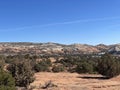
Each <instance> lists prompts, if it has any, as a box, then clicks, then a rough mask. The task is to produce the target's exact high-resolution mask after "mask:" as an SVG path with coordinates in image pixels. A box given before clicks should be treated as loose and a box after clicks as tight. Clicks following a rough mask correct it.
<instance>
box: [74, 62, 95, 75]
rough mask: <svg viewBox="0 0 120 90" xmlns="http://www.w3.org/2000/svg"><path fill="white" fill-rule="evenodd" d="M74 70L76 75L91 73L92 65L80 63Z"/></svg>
mask: <svg viewBox="0 0 120 90" xmlns="http://www.w3.org/2000/svg"><path fill="white" fill-rule="evenodd" d="M75 70H76V72H77V73H93V65H92V64H89V63H87V62H81V63H79V64H78V65H77V67H76V69H75Z"/></svg>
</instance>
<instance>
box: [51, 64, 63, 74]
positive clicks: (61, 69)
mask: <svg viewBox="0 0 120 90" xmlns="http://www.w3.org/2000/svg"><path fill="white" fill-rule="evenodd" d="M64 70H65V67H64V66H63V65H58V66H53V68H52V71H53V72H63V71H64Z"/></svg>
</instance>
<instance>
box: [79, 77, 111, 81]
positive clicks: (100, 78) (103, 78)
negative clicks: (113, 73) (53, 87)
mask: <svg viewBox="0 0 120 90" xmlns="http://www.w3.org/2000/svg"><path fill="white" fill-rule="evenodd" d="M77 78H82V79H98V80H106V79H109V78H108V77H105V76H99V77H98V76H79V77H77Z"/></svg>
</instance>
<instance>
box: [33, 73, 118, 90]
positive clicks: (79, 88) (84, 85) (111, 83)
mask: <svg viewBox="0 0 120 90" xmlns="http://www.w3.org/2000/svg"><path fill="white" fill-rule="evenodd" d="M35 78H36V80H35V81H34V82H33V83H32V84H31V86H34V88H35V89H34V90H42V89H41V87H42V86H44V85H45V83H47V82H49V81H51V82H52V84H54V85H55V87H50V88H48V89H44V90H120V78H119V77H116V78H117V80H116V78H113V79H105V78H104V77H103V76H101V75H90V74H77V73H48V72H42V73H36V74H35ZM56 86H57V87H56Z"/></svg>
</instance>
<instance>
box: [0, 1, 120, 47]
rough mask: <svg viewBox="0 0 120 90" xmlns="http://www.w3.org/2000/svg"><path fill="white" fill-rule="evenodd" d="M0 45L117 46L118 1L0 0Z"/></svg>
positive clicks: (119, 26) (119, 33)
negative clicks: (45, 43)
mask: <svg viewBox="0 0 120 90" xmlns="http://www.w3.org/2000/svg"><path fill="white" fill-rule="evenodd" d="M0 42H56V43H63V44H72V43H82V44H91V45H96V44H99V43H104V44H115V43H120V0H0Z"/></svg>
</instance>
